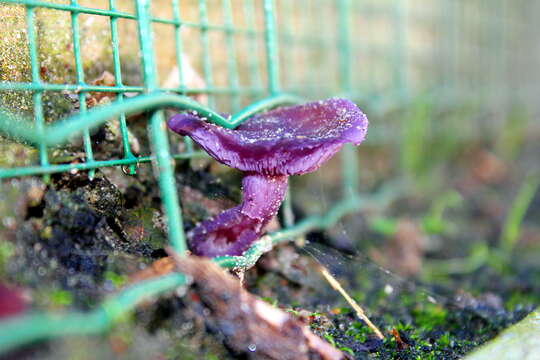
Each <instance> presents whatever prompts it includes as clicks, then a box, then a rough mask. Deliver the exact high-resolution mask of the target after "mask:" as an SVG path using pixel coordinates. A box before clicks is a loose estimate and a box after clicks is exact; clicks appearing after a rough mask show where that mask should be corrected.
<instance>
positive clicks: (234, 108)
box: [0, 0, 540, 351]
mask: <svg viewBox="0 0 540 360" xmlns="http://www.w3.org/2000/svg"><path fill="white" fill-rule="evenodd" d="M0 10H1V12H2V19H1V20H0V27H1V28H0V30H1V31H2V34H3V37H4V39H3V42H2V43H0V46H1V48H0V51H1V55H0V61H1V62H0V134H1V135H2V136H3V137H4V140H3V142H4V143H5V142H8V141H18V142H22V143H26V144H29V145H32V146H33V147H35V149H37V158H36V162H37V163H34V164H24V165H22V166H21V165H17V166H13V167H3V168H0V178H12V177H18V176H26V175H41V176H44V178H45V180H47V176H48V175H49V174H52V173H60V172H67V171H88V174H89V176H90V177H92V176H93V175H94V171H95V170H96V169H98V168H101V167H106V166H122V167H123V169H124V170H125V172H126V173H127V174H132V175H133V174H136V171H137V166H139V164H142V163H147V162H152V163H153V164H154V165H155V175H156V177H157V180H158V183H159V188H160V193H161V199H162V203H163V207H164V210H165V214H166V216H167V222H168V229H169V234H168V236H169V240H170V243H171V246H172V248H173V249H174V250H175V251H176V252H178V253H183V252H184V251H185V241H184V232H183V225H182V216H181V209H180V207H179V202H178V196H177V190H176V185H175V180H174V176H173V170H174V169H173V160H174V159H189V158H194V157H198V156H204V154H202V153H201V152H199V151H197V150H195V149H194V148H193V145H192V143H191V142H190V141H189V139H187V140H185V146H184V149H185V150H184V151H183V152H180V153H175V152H172V151H171V150H170V146H169V140H168V134H167V131H166V129H165V126H164V109H165V108H176V109H182V110H190V111H197V112H198V113H200V114H203V115H204V116H206V117H207V118H208V119H209V120H210V121H213V122H215V123H217V124H219V125H221V126H225V127H228V128H234V127H235V126H237V125H239V124H240V123H241V122H242V121H243V120H245V119H247V118H249V117H250V116H251V115H253V114H255V113H257V112H259V111H262V110H264V109H267V108H270V107H275V106H280V105H283V104H287V103H295V102H297V101H298V99H297V98H296V97H294V96H292V95H289V94H295V95H301V96H302V97H303V98H321V97H326V96H333V95H342V96H346V97H349V98H351V99H353V100H355V101H358V102H359V103H361V104H362V105H365V106H368V107H369V108H371V109H374V110H373V111H379V113H382V112H387V111H390V110H391V109H395V108H400V107H403V106H405V105H406V104H407V103H409V102H410V101H411V99H413V98H415V96H416V95H418V94H424V93H430V94H432V95H431V98H432V99H435V98H436V99H443V100H444V101H446V102H449V103H453V104H455V103H471V102H476V103H478V104H487V103H492V104H493V103H494V104H505V105H509V104H511V103H513V102H520V103H526V104H533V106H534V104H536V103H535V101H531V99H526V98H522V97H521V95H524V96H526V95H528V94H530V93H531V91H530V90H531V88H526V89H520V92H519V94H518V93H517V92H515V91H513V90H514V89H515V88H516V87H517V85H516V84H518V83H519V84H521V82H518V81H514V82H512V81H511V80H512V79H511V77H510V72H509V71H508V70H509V69H512V68H513V66H515V64H516V63H515V61H514V59H513V57H512V54H513V50H514V48H513V46H516V45H515V44H516V43H522V42H524V41H525V40H526V34H528V33H529V32H528V30H527V29H523V28H522V27H523V26H524V25H522V24H521V25H520V24H519V20H520V18H521V17H522V16H523V14H530V13H533V11H534V10H536V13H538V5H534V4H532V3H531V2H525V1H521V0H520V1H516V4H514V5H513V6H512V7H511V9H510V7H509V6H508V5H507V4H505V2H504V1H497V5H494V4H493V2H492V1H489V2H488V1H485V0H476V1H468V2H465V1H453V0H439V1H430V2H429V3H425V4H423V5H421V6H420V5H418V4H414V3H413V2H410V1H406V0H402V1H397V0H396V1H391V0H369V1H368V0H366V1H355V0H309V1H308V0H306V1H288V0H278V1H274V0H221V1H217V0H198V1H195V0H191V1H181V0H170V1H168V0H163V1H157V0H154V1H153V2H151V1H150V0H133V1H128V0H108V1H103V0H102V1H83V0H70V1H68V0H64V1H62V0H57V1H52V0H51V1H39V0H0ZM505 11H506V12H512V13H513V15H512V16H505V19H506V20H505V21H504V23H503V22H498V21H496V20H495V21H494V20H492V19H494V16H493V15H494V14H495V15H496V14H498V13H499V14H502V13H504V12H505ZM486 14H487V15H486ZM520 26H521V27H520ZM468 27H472V28H473V29H472V30H470V31H469V30H464V29H468ZM471 32H472V33H473V34H475V36H474V37H473V38H472V39H468V38H467V41H463V40H464V39H465V37H468V36H469V34H470V33H471ZM516 38H518V39H521V41H515V40H516ZM486 46H487V47H490V49H491V48H493V51H491V50H490V51H484V52H482V51H479V49H481V48H482V47H486ZM536 50H538V48H536ZM482 53H488V54H489V56H479V55H480V54H482ZM494 53H497V54H499V55H500V56H493V54H494ZM186 55H187V56H186ZM471 58H472V59H474V60H475V61H470V59H471ZM171 59H172V60H171ZM539 62H540V60H539V58H538V51H537V52H536V53H535V55H534V56H532V55H531V56H530V58H529V60H528V63H527V64H522V68H523V69H522V71H524V72H526V70H527V69H534V67H535V66H537V65H538V63H539ZM96 64H101V67H100V66H96ZM471 64H473V65H474V66H476V67H474V66H471ZM480 68H484V69H488V70H486V71H479V70H478V69H480ZM104 70H108V71H109V72H110V73H111V74H114V75H113V77H114V81H112V82H111V83H109V84H103V83H99V82H97V81H94V80H92V79H95V78H97V77H98V75H99V74H100V73H101V72H103V71H104ZM314 73H316V76H314ZM197 74H202V75H201V76H198V75H197ZM477 74H481V75H477ZM535 74H536V72H535ZM478 76H480V77H478ZM535 80H536V79H534V78H530V79H529V81H528V82H527V83H528V84H534V81H535ZM441 84H442V85H441ZM530 86H534V85H530ZM493 88H496V89H497V91H492V90H493ZM464 89H466V90H467V91H464ZM94 94H114V100H113V101H112V102H110V103H108V104H101V105H100V106H96V107H95V108H94V107H93V105H92V104H90V103H89V99H91V98H93V97H95V95H94ZM433 94H438V95H437V96H435V95H433ZM188 95H189V96H196V97H197V98H198V99H199V100H200V102H196V101H194V100H193V99H192V98H190V97H188ZM66 99H68V100H69V101H70V102H69V103H67V104H66V101H68V100H66ZM486 99H487V100H489V101H487V100H486ZM437 101H439V100H437ZM441 102H442V101H441ZM74 103H76V107H78V109H76V111H74V110H73V108H74V105H73V104H74ZM218 111H230V112H231V113H233V115H232V116H231V117H230V118H226V117H223V116H222V115H220V113H218ZM141 112H146V113H148V114H149V115H148V128H149V132H148V133H149V137H150V143H151V149H152V151H151V153H149V154H144V155H141V156H139V155H136V154H134V152H133V151H132V148H131V146H130V132H129V128H128V124H127V121H126V120H127V116H128V115H132V114H136V113H141ZM60 118H64V119H63V120H59V119H60ZM28 119H32V120H28ZM106 122H116V123H117V124H118V129H119V133H120V139H121V143H122V146H121V147H122V156H121V157H119V158H117V159H99V158H98V155H99V154H94V151H93V150H94V149H93V143H92V139H91V129H92V128H95V127H97V126H99V125H102V124H104V123H106ZM381 126H382V125H378V124H374V126H372V129H371V130H370V131H371V132H372V133H373V132H374V133H377V130H378V128H379V127H381ZM389 133H390V134H393V133H395V132H389ZM74 136H79V137H80V136H82V147H83V149H84V161H82V162H78V163H65V162H59V161H56V160H55V159H54V158H51V156H50V151H51V149H53V148H54V147H55V146H57V145H60V144H63V143H65V142H66V141H67V140H68V139H70V138H73V137H74ZM376 138H377V137H376V136H371V135H370V139H376ZM370 141H373V140H370ZM28 154H32V153H31V152H28ZM355 158H356V156H355V153H354V150H353V148H351V147H346V148H344V150H343V151H342V159H343V163H344V164H345V165H346V166H343V167H342V193H343V200H342V201H339V202H337V203H335V204H333V207H331V209H330V210H329V211H327V212H326V213H324V214H322V215H320V216H311V217H308V218H305V219H304V220H302V221H300V222H297V223H294V221H293V219H292V217H291V216H285V224H284V225H285V227H284V228H283V230H281V231H279V232H276V233H272V234H269V235H267V236H265V237H264V238H263V239H261V240H260V241H259V242H257V243H256V244H255V245H254V246H253V247H252V248H251V249H249V250H248V251H247V253H245V254H244V256H242V257H221V258H216V259H215V261H216V262H217V263H219V264H220V265H221V266H224V267H238V268H246V267H249V266H250V265H251V264H253V263H254V262H255V261H256V260H257V259H258V257H259V256H260V255H261V254H262V253H263V252H264V251H267V250H268V249H269V245H271V244H275V243H278V242H280V241H284V240H287V239H291V238H294V237H296V236H298V235H300V234H303V233H305V232H307V231H310V230H313V229H317V228H319V229H324V228H328V227H331V226H332V225H333V224H334V223H335V222H336V221H337V220H338V219H339V218H340V217H341V216H343V215H345V214H346V213H349V212H351V211H355V210H357V209H358V208H359V197H358V195H357V190H358V186H357V179H356V177H357V173H358V170H357V168H356V167H355V166H354V164H356V161H355ZM284 213H285V215H287V214H290V213H291V212H290V194H289V196H288V198H287V201H285V203H284ZM184 282H185V279H184V277H183V276H182V274H178V273H175V274H170V275H166V276H163V277H160V278H156V279H153V280H148V281H145V282H141V283H139V284H136V285H133V286H132V287H129V288H126V289H124V290H123V291H121V292H119V293H118V294H116V295H114V296H112V297H111V298H109V299H107V300H106V301H104V302H103V304H102V305H101V306H99V307H98V308H97V309H95V310H93V311H91V312H87V313H79V312H72V313H64V314H27V315H23V316H21V317H17V318H13V319H9V320H6V321H3V322H2V323H0V334H2V335H1V336H0V350H2V351H5V350H7V349H10V348H12V347H14V346H17V345H20V344H24V343H27V342H29V341H33V340H36V339H42V338H49V337H54V336H61V335H67V334H90V333H97V332H100V331H104V330H106V329H107V328H108V327H109V326H110V325H111V324H112V323H113V322H114V321H115V320H116V319H118V318H119V317H121V316H122V314H124V313H126V312H127V311H129V310H130V309H132V308H133V307H134V306H135V305H136V304H137V303H139V302H140V301H142V300H143V299H145V298H147V297H149V296H154V295H156V294H159V293H162V292H164V291H170V290H171V289H174V288H175V287H178V286H180V285H182V284H183V283H184Z"/></svg>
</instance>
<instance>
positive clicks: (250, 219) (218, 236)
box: [188, 173, 288, 257]
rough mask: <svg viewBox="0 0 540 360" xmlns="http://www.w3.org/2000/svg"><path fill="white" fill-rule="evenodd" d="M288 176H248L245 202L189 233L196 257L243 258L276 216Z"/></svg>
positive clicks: (243, 198)
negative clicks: (234, 256) (238, 256)
mask: <svg viewBox="0 0 540 360" xmlns="http://www.w3.org/2000/svg"><path fill="white" fill-rule="evenodd" d="M287 178H288V177H287V176H285V175H280V176H265V175H260V174H256V173H247V175H246V176H245V177H244V179H243V180H242V203H241V204H240V205H238V206H235V207H233V208H231V209H228V210H226V211H224V212H222V213H221V214H219V215H217V216H215V217H213V218H210V219H208V220H205V221H203V222H202V223H200V224H199V225H198V226H197V227H196V228H195V229H193V230H192V231H191V232H190V233H189V234H188V240H189V243H190V248H191V249H192V251H193V253H194V254H196V255H202V256H208V257H214V256H221V255H241V254H242V253H243V252H244V251H245V250H247V249H248V248H249V246H250V245H251V244H252V243H253V242H254V241H255V240H257V239H258V238H259V237H260V236H261V235H262V232H263V230H264V227H265V226H266V225H267V224H268V222H269V221H270V220H271V219H272V217H273V216H274V215H276V214H277V212H278V210H279V207H280V205H281V202H282V201H283V198H284V197H285V191H286V190H287Z"/></svg>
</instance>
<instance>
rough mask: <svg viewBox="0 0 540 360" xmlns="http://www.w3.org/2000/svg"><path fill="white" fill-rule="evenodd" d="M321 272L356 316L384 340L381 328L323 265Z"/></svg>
mask: <svg viewBox="0 0 540 360" xmlns="http://www.w3.org/2000/svg"><path fill="white" fill-rule="evenodd" d="M320 271H321V274H322V275H323V276H324V278H325V279H326V281H328V283H329V284H330V285H331V286H332V287H333V288H334V289H335V290H337V291H338V292H339V293H340V294H341V295H342V296H343V297H344V298H345V300H347V302H348V303H349V304H350V305H351V306H352V308H353V309H354V310H355V311H356V314H357V315H358V317H359V318H360V319H362V320H363V321H364V322H365V323H366V324H367V326H368V327H369V328H370V329H371V330H373V332H374V333H375V335H377V337H378V338H379V339H381V340H383V339H384V335H383V334H382V332H381V331H380V330H379V328H378V327H377V326H376V325H375V324H373V323H372V322H371V320H369V318H368V317H367V316H366V313H365V312H364V310H363V309H362V308H361V307H360V305H358V303H357V302H356V301H354V299H353V298H352V297H350V296H349V294H347V292H346V291H345V289H343V287H342V286H341V284H340V283H339V282H338V281H337V280H336V278H335V277H333V276H332V275H331V274H330V273H329V272H328V270H327V269H326V268H325V267H324V266H322V265H321V267H320Z"/></svg>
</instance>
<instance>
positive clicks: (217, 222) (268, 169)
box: [168, 99, 368, 257]
mask: <svg viewBox="0 0 540 360" xmlns="http://www.w3.org/2000/svg"><path fill="white" fill-rule="evenodd" d="M168 125H169V128H170V129H171V130H172V131H174V132H176V133H178V134H180V135H184V136H189V137H191V138H192V139H193V140H194V141H195V142H196V143H197V144H199V145H200V146H201V147H202V148H203V149H204V150H206V151H207V152H208V153H209V154H210V156H212V157H213V158H214V159H216V160H217V161H219V162H221V163H223V164H225V165H228V166H230V167H232V168H235V169H238V170H241V171H243V172H244V173H245V176H244V179H243V180H242V194H243V195H242V203H241V204H240V205H238V206H236V207H234V208H232V209H228V210H226V211H224V212H222V213H221V214H219V215H217V216H215V217H213V218H211V219H208V220H205V221H203V222H202V223H201V224H199V225H198V226H196V227H195V228H194V229H193V230H192V231H191V232H190V233H188V241H189V246H190V248H191V250H192V251H193V253H195V254H197V255H202V256H208V257H213V256H221V255H241V254H242V253H243V252H244V251H245V250H246V249H247V248H248V247H249V246H250V245H251V244H252V243H253V242H254V241H255V240H257V239H258V238H259V237H260V236H261V235H262V234H263V232H264V228H265V226H266V225H267V224H268V222H269V221H270V220H271V219H272V217H273V216H274V215H275V214H276V213H277V211H278V210H279V206H280V205H281V202H282V201H283V197H284V196H285V191H286V189H287V178H288V176H289V175H299V174H305V173H308V172H312V171H315V170H316V169H318V168H319V167H320V166H321V164H322V163H323V162H325V161H326V160H328V159H329V158H331V157H332V156H333V155H334V154H335V153H336V152H337V151H338V150H339V149H340V148H341V147H342V146H343V144H345V143H353V144H356V145H358V144H360V142H362V140H364V137H365V135H366V131H367V126H368V120H367V118H366V116H365V115H364V114H363V113H362V112H361V111H360V109H358V107H357V106H356V105H355V104H354V103H352V102H351V101H349V100H345V99H328V100H324V101H317V102H313V103H308V104H304V105H299V106H291V107H282V108H278V109H275V110H271V111H267V112H265V113H261V114H258V115H255V116H253V117H251V118H250V119H248V120H247V121H246V122H244V123H243V124H241V125H240V126H239V127H238V128H236V129H235V130H230V129H225V128H223V127H220V126H218V125H214V124H212V123H209V122H206V121H204V120H203V119H200V118H198V117H197V116H195V115H192V114H190V113H182V114H178V115H175V116H173V117H172V118H171V119H170V120H169V121H168Z"/></svg>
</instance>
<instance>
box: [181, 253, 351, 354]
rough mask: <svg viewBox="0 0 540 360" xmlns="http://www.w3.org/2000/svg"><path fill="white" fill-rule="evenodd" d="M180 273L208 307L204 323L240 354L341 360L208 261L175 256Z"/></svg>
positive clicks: (291, 319)
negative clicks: (210, 326) (188, 278)
mask: <svg viewBox="0 0 540 360" xmlns="http://www.w3.org/2000/svg"><path fill="white" fill-rule="evenodd" d="M175 260H176V265H177V268H178V270H179V271H181V272H183V273H185V274H186V275H188V276H190V277H192V278H193V283H194V289H195V291H196V292H197V294H198V296H199V297H200V299H201V302H202V303H203V304H204V305H205V306H206V307H207V308H208V310H209V314H208V316H207V317H206V321H207V322H208V323H210V324H212V325H213V326H214V327H216V328H217V329H219V331H220V332H221V333H222V334H223V335H224V337H225V341H226V343H227V345H228V347H229V348H230V349H233V350H234V351H235V352H237V354H238V355H239V356H241V355H247V356H249V357H250V358H256V359H276V360H277V359H280V360H287V359H291V360H293V359H294V360H301V359H327V360H333V359H344V358H345V356H344V355H343V353H342V352H341V351H339V350H337V349H335V348H334V347H332V346H331V345H330V344H328V343H327V342H325V341H323V340H321V339H320V338H319V337H317V336H315V335H314V334H313V333H312V332H311V331H310V330H309V328H308V327H307V326H306V325H305V324H304V323H303V322H302V321H300V320H299V319H297V318H295V317H293V316H292V315H291V314H288V313H286V312H284V311H282V310H280V309H278V308H275V307H273V306H271V305H269V304H268V303H266V302H264V301H263V300H261V299H259V298H258V297H256V296H254V295H252V294H250V293H248V292H247V291H246V290H245V289H244V288H243V287H242V285H241V284H240V282H239V281H238V279H236V278H234V277H233V276H231V275H229V274H227V273H226V272H225V271H223V270H222V269H221V268H220V267H219V266H217V265H216V264H215V263H213V262H212V261H210V260H208V259H205V258H199V257H195V256H183V257H175Z"/></svg>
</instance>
